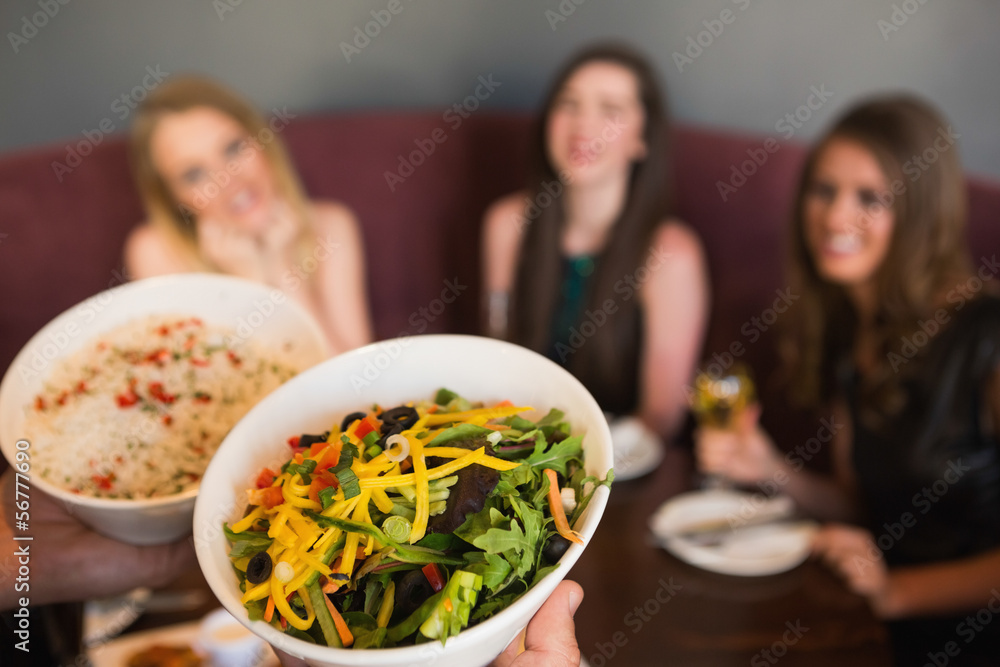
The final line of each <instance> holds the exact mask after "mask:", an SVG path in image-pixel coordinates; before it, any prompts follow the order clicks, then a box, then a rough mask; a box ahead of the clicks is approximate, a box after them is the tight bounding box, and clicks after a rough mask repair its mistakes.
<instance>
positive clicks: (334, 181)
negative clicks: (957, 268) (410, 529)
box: [0, 113, 1000, 434]
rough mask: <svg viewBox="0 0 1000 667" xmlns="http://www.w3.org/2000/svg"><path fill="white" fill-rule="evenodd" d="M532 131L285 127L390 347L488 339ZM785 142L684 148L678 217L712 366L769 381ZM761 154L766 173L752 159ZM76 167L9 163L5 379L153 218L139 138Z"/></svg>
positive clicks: (354, 123)
mask: <svg viewBox="0 0 1000 667" xmlns="http://www.w3.org/2000/svg"><path fill="white" fill-rule="evenodd" d="M528 123H529V121H528V118H527V117H526V116H523V115H514V114H492V115H491V114H486V113H479V114H474V115H472V116H471V117H469V118H468V119H466V120H464V122H462V124H461V125H460V126H459V127H457V128H453V125H454V123H453V122H452V123H446V122H444V119H442V117H441V116H440V115H437V114H427V113H394V114H363V115H328V116H316V117H308V118H297V119H294V120H292V121H291V123H290V124H289V125H288V126H287V127H286V128H284V129H283V130H282V131H281V133H282V136H283V137H284V138H285V140H286V141H287V143H288V144H289V146H290V148H291V152H292V154H293V157H294V159H295V162H296V165H297V167H298V169H299V173H300V175H301V177H302V180H303V181H304V184H305V187H306V189H307V190H308V192H309V193H310V194H311V195H312V196H314V197H323V198H334V199H338V200H341V201H344V202H346V203H347V204H348V205H350V206H351V207H352V208H353V209H354V211H355V212H356V213H357V214H358V217H359V218H360V220H361V221H362V225H363V228H364V236H365V244H366V249H367V256H368V277H369V286H370V297H371V304H372V313H373V316H374V325H375V333H376V336H377V337H378V338H387V337H392V336H395V335H398V334H418V333H426V332H464V333H474V332H476V330H477V326H478V313H479V278H478V265H479V261H478V253H479V249H478V248H479V246H478V241H479V225H480V220H481V217H482V214H483V211H484V209H485V208H486V206H487V205H488V204H489V202H491V201H492V200H493V199H495V198H496V197H499V196H500V195H503V194H504V193H507V192H510V191H512V190H514V189H516V188H518V187H520V186H521V185H523V178H524V169H523V165H524V162H525V154H526V147H527V140H528V134H529V133H528ZM81 138H82V137H81ZM778 146H780V148H779V149H778V150H777V151H776V152H771V153H769V152H767V151H766V150H764V138H763V137H747V136H734V135H730V134H725V133H722V132H717V131H710V130H707V129H702V128H695V127H680V128H678V130H677V131H676V137H675V164H676V168H675V172H676V186H675V192H676V201H677V213H678V215H679V216H680V217H681V218H682V219H684V220H686V221H688V222H689V223H690V224H691V225H692V226H693V227H694V228H695V229H696V230H697V231H698V232H699V233H700V234H701V237H702V238H703V239H704V244H705V247H706V249H707V253H708V258H709V261H710V265H711V273H712V283H713V290H714V298H713V308H712V322H711V327H710V332H709V336H708V341H707V342H706V347H705V357H706V358H709V359H711V358H712V357H713V355H716V354H717V355H719V358H720V359H725V356H726V354H728V353H729V351H730V349H731V348H732V347H733V346H734V344H736V343H739V344H741V346H742V348H741V347H739V346H737V347H736V348H735V349H737V350H740V349H742V350H744V352H743V353H742V355H743V359H744V360H747V361H749V362H750V363H751V365H752V366H753V367H754V368H755V369H756V372H757V375H758V377H760V378H763V377H766V376H767V375H768V369H769V368H770V367H771V365H772V364H773V354H772V349H773V340H772V338H771V337H770V335H769V333H770V331H769V332H768V333H766V334H765V333H763V329H764V328H768V329H769V328H770V327H769V325H768V322H769V321H773V317H772V316H773V315H774V313H773V312H769V311H768V309H769V308H770V307H771V306H772V305H773V303H774V302H775V300H776V299H778V298H779V296H778V294H776V292H778V291H783V290H784V289H785V288H786V283H785V282H784V279H783V264H784V239H785V229H786V222H787V219H788V209H789V202H790V198H791V195H792V192H793V189H794V187H795V181H796V177H797V173H798V170H799V167H800V164H801V160H802V157H803V148H802V147H801V146H800V145H796V144H787V143H779V144H778ZM432 148H433V150H431V149H432ZM768 148H770V149H771V150H772V151H773V150H774V144H769V145H768ZM414 151H422V156H413V157H412V158H411V157H410V156H411V154H412V153H413V152H414ZM421 157H422V159H421ZM754 157H756V159H757V161H758V162H763V164H761V165H759V166H758V165H755V164H754V163H753V162H747V161H748V160H751V159H752V158H754ZM764 157H766V160H764V159H763V158H764ZM66 160H67V148H66V146H65V145H57V146H48V147H42V148H37V149H32V150H28V151H22V152H18V153H14V154H9V155H5V156H2V157H0V285H2V286H3V287H4V289H3V290H2V293H0V294H2V298H3V306H2V308H0V331H2V333H3V335H2V337H0V368H3V369H6V368H7V366H8V365H9V364H10V362H11V360H12V359H13V357H14V355H15V354H16V352H17V350H18V349H19V348H20V347H21V346H22V345H23V344H24V343H25V342H26V341H27V340H28V338H29V337H30V336H31V335H32V334H33V333H34V332H35V331H37V330H38V329H39V328H40V327H41V326H42V325H43V324H45V322H47V321H48V320H49V319H51V318H52V317H54V316H55V315H56V314H58V313H59V312H61V311H63V310H64V309H66V308H68V307H69V306H71V305H73V304H74V303H76V302H78V301H80V300H82V299H84V298H85V297H87V296H89V295H91V294H94V293H96V292H98V291H100V290H102V289H105V288H107V287H108V286H109V285H115V284H119V283H121V282H123V281H124V280H125V279H126V276H124V275H123V268H122V259H121V257H122V245H123V242H124V240H125V236H126V234H127V233H128V231H129V229H130V228H131V227H132V226H133V225H134V224H135V223H136V222H138V221H139V220H140V219H141V218H142V209H141V206H140V204H139V200H138V198H137V196H136V193H135V190H134V188H133V186H132V181H131V178H130V175H129V170H128V164H127V158H126V150H125V142H124V140H123V139H122V138H120V137H113V138H109V139H105V140H104V141H103V142H102V143H101V144H100V145H98V146H96V147H94V148H93V151H92V152H91V153H90V154H89V155H86V156H84V157H82V158H81V161H80V164H79V165H78V166H76V167H74V168H73V169H72V171H71V172H70V173H60V174H59V176H58V177H57V174H56V171H55V169H54V167H53V163H54V162H56V161H58V162H61V163H66ZM401 160H402V161H403V162H406V163H408V165H409V166H411V167H413V168H412V173H410V169H409V168H407V166H402V165H401ZM74 162H75V161H74ZM416 163H419V164H416ZM734 165H735V169H737V170H739V169H741V168H742V169H743V171H744V172H747V173H750V172H753V173H752V175H750V176H747V177H746V179H745V182H744V183H742V184H741V185H740V186H739V187H738V189H737V190H736V191H735V192H728V193H727V197H726V200H725V201H724V200H723V197H722V196H721V194H720V191H719V187H718V182H719V181H725V182H730V183H737V184H739V183H740V182H741V181H740V179H739V177H738V176H734ZM60 171H62V170H60ZM387 172H389V173H393V174H395V175H396V176H395V177H391V178H388V179H387V175H386V174H387ZM60 178H61V180H60ZM400 179H402V180H401V181H400ZM389 181H392V183H391V185H392V187H391V188H390V183H389ZM969 193H970V219H971V225H970V230H969V240H970V247H971V248H972V250H973V253H974V258H975V259H976V261H977V262H978V261H979V258H980V257H981V256H983V255H985V256H987V257H990V256H992V255H993V253H995V252H996V251H997V249H998V248H1000V225H998V224H997V223H996V221H997V220H998V219H1000V184H997V183H986V182H983V181H981V180H976V179H970V182H969ZM456 285H457V287H456ZM449 289H451V290H455V291H458V292H459V296H458V298H457V299H456V300H455V301H454V302H453V303H450V304H448V305H447V306H445V307H444V308H443V310H442V309H441V308H440V304H437V303H435V300H436V299H438V297H440V296H441V292H442V290H449ZM422 309H423V310H422ZM753 318H757V319H756V320H755V319H753ZM755 332H757V333H755ZM759 334H762V335H760V338H759V339H757V336H758V335H759ZM812 423H813V427H812V431H813V432H814V431H815V429H816V426H815V422H812ZM808 432H809V431H808V430H807V431H803V433H805V434H808Z"/></svg>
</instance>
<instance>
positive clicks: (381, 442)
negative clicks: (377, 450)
mask: <svg viewBox="0 0 1000 667" xmlns="http://www.w3.org/2000/svg"><path fill="white" fill-rule="evenodd" d="M405 430H406V429H405V428H403V425H402V424H396V425H395V426H393V427H392V428H390V429H389V430H388V431H386V430H385V427H384V426H383V427H382V437H381V438H379V439H378V440H376V441H375V444H376V445H378V446H379V447H381V448H382V449H385V441H386V440H388V439H389V436H393V435H399V434H400V433H402V432H403V431H405Z"/></svg>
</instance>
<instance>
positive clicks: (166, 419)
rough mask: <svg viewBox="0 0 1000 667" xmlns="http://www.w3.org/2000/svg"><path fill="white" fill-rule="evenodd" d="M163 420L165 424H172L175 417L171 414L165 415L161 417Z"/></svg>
mask: <svg viewBox="0 0 1000 667" xmlns="http://www.w3.org/2000/svg"><path fill="white" fill-rule="evenodd" d="M161 421H163V425H164V426H170V425H171V424H173V423H174V418H173V417H172V416H170V415H163V417H161Z"/></svg>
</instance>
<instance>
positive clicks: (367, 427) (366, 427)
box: [354, 415, 379, 439]
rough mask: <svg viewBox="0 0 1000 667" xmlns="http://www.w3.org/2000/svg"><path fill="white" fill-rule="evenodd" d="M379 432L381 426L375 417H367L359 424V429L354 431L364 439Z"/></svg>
mask: <svg viewBox="0 0 1000 667" xmlns="http://www.w3.org/2000/svg"><path fill="white" fill-rule="evenodd" d="M378 431H379V425H378V421H377V420H376V419H375V417H374V416H373V415H365V418H364V419H362V420H361V421H360V422H358V427H357V428H356V429H355V430H354V435H356V436H357V437H358V438H359V439H362V438H364V437H365V436H366V435H368V434H369V433H372V432H375V433H378Z"/></svg>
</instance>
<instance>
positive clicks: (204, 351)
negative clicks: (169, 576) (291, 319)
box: [25, 315, 295, 498]
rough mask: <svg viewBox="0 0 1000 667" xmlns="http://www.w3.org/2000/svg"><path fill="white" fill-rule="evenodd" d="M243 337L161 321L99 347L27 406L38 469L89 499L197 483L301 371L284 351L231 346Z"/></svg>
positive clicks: (117, 333) (92, 346) (189, 321)
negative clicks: (251, 413)
mask: <svg viewBox="0 0 1000 667" xmlns="http://www.w3.org/2000/svg"><path fill="white" fill-rule="evenodd" d="M233 339H234V337H232V332H231V331H229V330H227V329H225V328H224V327H218V326H212V325H206V324H205V323H203V322H202V321H201V320H199V319H197V318H191V317H184V316H176V315H173V316H164V315H157V316H152V317H149V318H146V319H141V320H136V321H133V322H130V323H128V324H126V325H124V326H122V327H119V328H118V329H115V330H113V331H111V332H109V333H108V334H105V335H103V336H101V337H100V339H98V340H95V341H93V342H91V343H89V344H88V345H86V346H85V347H84V348H83V349H82V350H80V351H78V352H77V353H75V354H74V355H72V356H71V357H69V358H67V359H66V360H65V361H64V362H63V363H62V364H61V365H59V366H58V367H57V368H56V369H55V370H54V371H53V373H52V375H51V377H49V378H48V379H47V380H46V382H45V385H44V389H43V390H42V393H40V394H39V395H38V396H37V397H35V399H34V401H33V403H32V404H31V405H30V406H28V407H27V411H28V418H27V422H26V424H25V429H26V431H27V434H28V436H29V438H30V439H31V442H32V458H33V463H34V464H35V465H37V466H38V467H37V469H39V470H42V471H43V472H42V476H43V477H44V478H45V479H47V480H48V481H50V482H52V483H54V484H57V485H59V486H62V487H64V488H67V489H68V490H70V491H73V492H74V493H80V494H84V495H89V496H98V497H104V498H148V497H156V496H163V495H172V494H174V493H179V492H182V491H185V490H187V489H189V488H191V487H193V486H196V485H197V484H198V482H199V480H200V479H201V475H202V473H203V472H204V470H205V468H206V467H207V465H208V461H209V459H211V457H212V455H213V454H214V453H215V450H216V449H217V448H218V446H219V444H220V443H221V442H222V440H223V438H224V437H225V435H226V433H228V432H229V430H230V429H231V428H232V427H233V425H234V424H235V423H236V422H237V421H239V419H240V418H241V417H242V416H243V415H244V414H246V412H247V411H248V410H249V409H250V408H251V407H252V406H253V405H254V404H255V403H257V402H258V401H259V400H260V399H261V398H263V397H264V396H265V395H266V394H268V393H269V392H270V391H271V390H273V389H274V388H276V387H277V386H278V385H280V384H281V383H282V382H284V381H285V380H287V379H288V378H290V377H291V376H292V375H294V374H295V369H293V368H292V367H291V366H290V365H289V364H287V363H285V361H284V360H283V359H282V357H283V356H284V355H280V354H276V353H274V352H272V351H267V352H265V351H264V350H261V349H260V348H259V347H258V346H256V345H254V343H253V341H245V342H242V343H240V344H239V347H238V349H236V348H231V347H230V346H229V345H228V344H227V341H229V340H233ZM276 357H277V358H276ZM249 369H254V370H253V371H252V372H251V371H250V370H249Z"/></svg>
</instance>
